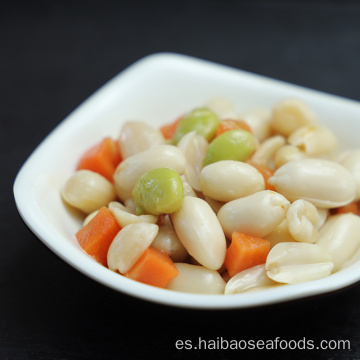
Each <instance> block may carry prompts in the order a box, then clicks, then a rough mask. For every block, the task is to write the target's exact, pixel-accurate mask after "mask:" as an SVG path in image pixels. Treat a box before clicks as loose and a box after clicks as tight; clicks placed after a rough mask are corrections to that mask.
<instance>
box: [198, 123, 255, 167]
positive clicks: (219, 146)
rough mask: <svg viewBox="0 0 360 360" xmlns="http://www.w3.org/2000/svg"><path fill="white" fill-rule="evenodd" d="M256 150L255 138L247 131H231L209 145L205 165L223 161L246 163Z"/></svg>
mask: <svg viewBox="0 0 360 360" xmlns="http://www.w3.org/2000/svg"><path fill="white" fill-rule="evenodd" d="M254 150H255V138H254V136H253V135H252V134H251V133H250V132H248V131H245V130H229V131H226V132H224V133H223V134H221V135H220V136H218V137H217V138H215V139H214V140H213V141H212V142H211V143H210V145H209V147H208V150H207V152H206V155H205V158H204V162H203V165H204V166H206V165H209V164H212V163H214V162H217V161H221V160H237V161H246V160H247V159H248V158H249V157H250V156H251V155H252V153H253V152H254Z"/></svg>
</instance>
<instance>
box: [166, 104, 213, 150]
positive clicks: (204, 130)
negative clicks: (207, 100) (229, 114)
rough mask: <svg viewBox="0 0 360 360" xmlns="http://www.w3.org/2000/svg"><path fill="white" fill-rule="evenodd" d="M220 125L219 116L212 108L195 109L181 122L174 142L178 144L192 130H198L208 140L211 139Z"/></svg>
mask: <svg viewBox="0 0 360 360" xmlns="http://www.w3.org/2000/svg"><path fill="white" fill-rule="evenodd" d="M218 126H219V118H218V117H217V116H216V114H215V113H213V112H212V111H211V110H210V109H208V108H199V109H195V110H193V111H191V112H190V113H189V114H188V115H186V116H185V117H184V118H183V119H182V120H181V121H180V122H179V125H178V127H177V129H176V132H175V134H174V137H173V140H172V141H173V144H175V145H176V144H177V143H178V142H179V141H180V139H181V138H182V137H183V136H184V135H185V134H187V133H189V132H190V131H196V133H197V134H198V135H202V136H204V138H205V139H206V140H207V141H211V140H212V139H213V138H214V137H215V135H216V131H217V128H218Z"/></svg>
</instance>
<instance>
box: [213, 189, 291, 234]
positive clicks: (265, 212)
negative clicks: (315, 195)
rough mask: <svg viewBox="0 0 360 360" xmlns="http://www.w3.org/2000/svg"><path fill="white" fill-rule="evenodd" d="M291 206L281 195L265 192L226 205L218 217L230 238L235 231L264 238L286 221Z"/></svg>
mask: <svg viewBox="0 0 360 360" xmlns="http://www.w3.org/2000/svg"><path fill="white" fill-rule="evenodd" d="M289 205H290V202H289V201H288V200H287V199H285V197H284V196H282V195H281V194H278V193H276V192H275V191H270V190H263V191H259V192H257V193H255V194H252V195H249V196H246V197H244V198H241V199H237V200H233V201H230V202H228V203H226V204H225V205H224V206H223V207H222V208H221V209H220V210H219V212H218V214H217V217H218V219H219V221H220V224H221V226H222V228H223V230H224V232H225V235H226V237H228V238H231V234H232V232H233V231H239V232H243V233H246V234H248V235H253V236H258V237H263V236H265V235H267V234H269V233H270V232H271V231H273V230H274V229H275V228H276V227H277V226H278V225H279V224H280V223H281V222H282V221H283V220H284V219H285V214H286V210H287V208H288V206H289Z"/></svg>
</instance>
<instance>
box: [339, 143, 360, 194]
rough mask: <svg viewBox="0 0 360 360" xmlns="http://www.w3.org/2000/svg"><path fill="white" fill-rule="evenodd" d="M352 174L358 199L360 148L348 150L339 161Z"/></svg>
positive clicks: (359, 188) (359, 187)
mask: <svg viewBox="0 0 360 360" xmlns="http://www.w3.org/2000/svg"><path fill="white" fill-rule="evenodd" d="M340 164H341V165H343V166H345V167H346V168H347V169H348V170H349V171H350V172H351V173H352V174H353V176H354V178H355V181H356V197H355V200H360V150H352V151H349V152H348V153H347V154H346V155H344V156H343V158H342V159H341V161H340Z"/></svg>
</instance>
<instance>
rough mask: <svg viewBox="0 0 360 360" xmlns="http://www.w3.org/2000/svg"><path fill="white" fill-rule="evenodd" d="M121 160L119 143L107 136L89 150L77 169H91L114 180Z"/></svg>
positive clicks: (111, 180)
mask: <svg viewBox="0 0 360 360" xmlns="http://www.w3.org/2000/svg"><path fill="white" fill-rule="evenodd" d="M120 162H121V154H120V148H119V145H118V143H117V142H116V141H115V140H113V139H111V138H109V137H107V138H104V139H103V140H102V141H101V142H100V143H98V144H96V145H94V146H93V147H91V148H90V149H89V150H87V151H86V152H85V153H84V154H83V156H82V157H81V158H80V161H79V163H78V165H77V170H91V171H94V172H97V173H98V174H100V175H102V176H104V177H105V178H106V179H108V180H109V181H110V182H112V183H113V182H114V180H113V175H114V172H115V170H116V167H117V165H119V163H120Z"/></svg>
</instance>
